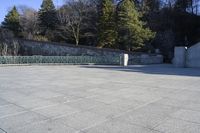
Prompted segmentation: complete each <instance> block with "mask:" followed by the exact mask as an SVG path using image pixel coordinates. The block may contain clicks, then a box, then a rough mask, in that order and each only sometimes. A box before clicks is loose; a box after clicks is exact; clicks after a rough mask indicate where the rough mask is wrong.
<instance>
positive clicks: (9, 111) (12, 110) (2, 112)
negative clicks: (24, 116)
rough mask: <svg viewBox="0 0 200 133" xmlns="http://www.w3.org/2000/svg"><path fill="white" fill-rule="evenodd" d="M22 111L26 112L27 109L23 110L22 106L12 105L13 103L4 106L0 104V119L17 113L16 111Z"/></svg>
mask: <svg viewBox="0 0 200 133" xmlns="http://www.w3.org/2000/svg"><path fill="white" fill-rule="evenodd" d="M22 112H27V110H25V109H24V108H22V107H19V106H16V105H13V104H9V105H6V106H0V119H1V118H4V117H7V116H9V115H13V114H18V113H22Z"/></svg>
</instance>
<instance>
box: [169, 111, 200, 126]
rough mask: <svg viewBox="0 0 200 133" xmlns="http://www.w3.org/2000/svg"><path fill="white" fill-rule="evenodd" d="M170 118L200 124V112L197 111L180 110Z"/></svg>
mask: <svg viewBox="0 0 200 133" xmlns="http://www.w3.org/2000/svg"><path fill="white" fill-rule="evenodd" d="M171 117H173V118H176V119H180V120H185V121H190V122H194V123H199V124H200V112H197V111H192V110H185V109H181V110H179V111H177V112H175V113H174V114H172V115H171Z"/></svg>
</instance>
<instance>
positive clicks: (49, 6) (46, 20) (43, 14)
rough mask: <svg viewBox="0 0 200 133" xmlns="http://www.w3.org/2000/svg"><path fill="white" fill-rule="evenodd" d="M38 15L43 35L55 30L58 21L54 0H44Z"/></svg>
mask: <svg viewBox="0 0 200 133" xmlns="http://www.w3.org/2000/svg"><path fill="white" fill-rule="evenodd" d="M38 15H39V26H40V28H41V30H42V33H43V34H45V33H46V32H47V31H48V30H54V29H55V26H56V24H57V21H58V19H57V15H56V9H55V6H54V4H53V1H52V0H43V2H42V5H41V9H40V10H39V12H38Z"/></svg>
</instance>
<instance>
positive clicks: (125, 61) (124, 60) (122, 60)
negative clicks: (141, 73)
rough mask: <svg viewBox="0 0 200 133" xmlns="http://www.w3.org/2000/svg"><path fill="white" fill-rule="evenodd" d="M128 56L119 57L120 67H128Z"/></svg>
mask: <svg viewBox="0 0 200 133" xmlns="http://www.w3.org/2000/svg"><path fill="white" fill-rule="evenodd" d="M128 59H129V57H128V54H121V55H120V65H121V66H128Z"/></svg>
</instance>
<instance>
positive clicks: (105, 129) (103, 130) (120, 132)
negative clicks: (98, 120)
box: [83, 120, 159, 133]
mask: <svg viewBox="0 0 200 133" xmlns="http://www.w3.org/2000/svg"><path fill="white" fill-rule="evenodd" d="M83 132H84V133H159V132H157V131H154V130H150V129H148V128H144V127H140V126H137V125H132V124H130V123H124V122H120V121H114V120H113V121H108V122H104V123H102V124H100V125H97V126H95V127H92V128H89V129H86V130H83Z"/></svg>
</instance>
